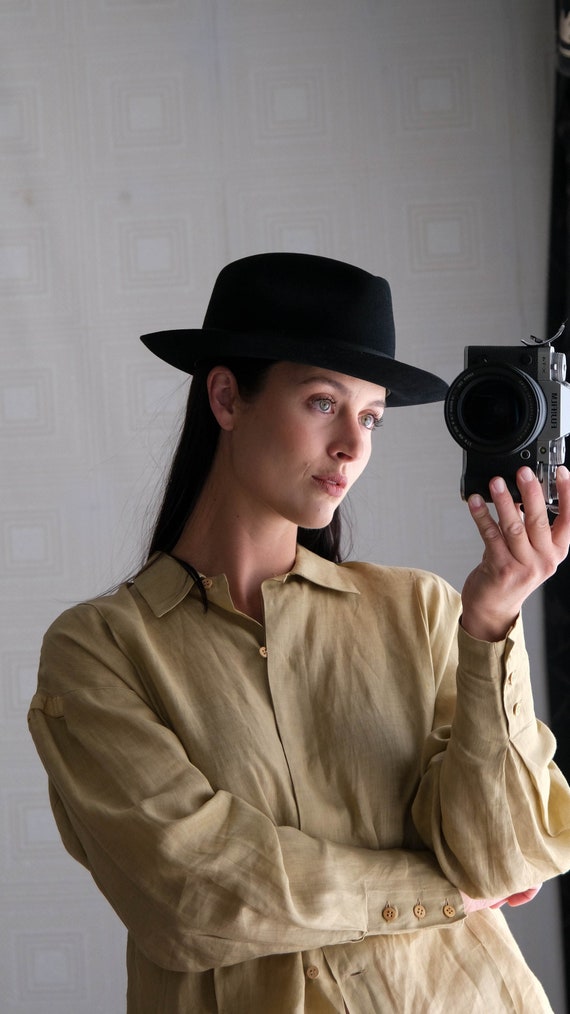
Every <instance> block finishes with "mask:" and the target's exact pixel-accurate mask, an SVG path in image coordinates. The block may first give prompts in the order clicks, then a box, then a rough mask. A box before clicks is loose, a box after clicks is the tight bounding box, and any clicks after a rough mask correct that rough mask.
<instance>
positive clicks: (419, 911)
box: [414, 901, 426, 919]
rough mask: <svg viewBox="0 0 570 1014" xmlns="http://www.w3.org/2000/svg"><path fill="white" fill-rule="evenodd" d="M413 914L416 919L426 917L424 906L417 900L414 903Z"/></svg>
mask: <svg viewBox="0 0 570 1014" xmlns="http://www.w3.org/2000/svg"><path fill="white" fill-rule="evenodd" d="M414 915H415V917H416V919H425V917H426V910H425V907H424V906H423V905H422V904H421V902H419V901H418V903H417V905H414Z"/></svg>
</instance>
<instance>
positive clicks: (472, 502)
mask: <svg viewBox="0 0 570 1014" xmlns="http://www.w3.org/2000/svg"><path fill="white" fill-rule="evenodd" d="M483 503H484V500H483V497H482V496H479V494H478V493H473V494H472V495H471V496H470V497H469V506H470V507H471V508H472V509H473V510H478V509H479V507H482V506H483Z"/></svg>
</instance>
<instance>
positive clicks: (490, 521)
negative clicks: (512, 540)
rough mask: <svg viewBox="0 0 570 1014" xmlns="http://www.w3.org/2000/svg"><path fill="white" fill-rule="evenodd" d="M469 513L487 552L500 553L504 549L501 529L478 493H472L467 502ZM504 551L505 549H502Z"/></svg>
mask: <svg viewBox="0 0 570 1014" xmlns="http://www.w3.org/2000/svg"><path fill="white" fill-rule="evenodd" d="M467 503H468V506H469V511H470V513H471V517H472V518H473V520H474V522H475V524H476V525H477V529H478V531H479V535H480V536H481V538H482V539H483V542H484V543H485V547H486V548H487V549H489V550H491V549H492V551H493V554H495V553H500V552H501V548H502V547H504V540H503V536H502V533H501V529H500V527H499V525H498V524H497V522H496V521H495V519H494V517H493V516H492V514H491V512H490V510H489V508H488V506H487V503H486V502H485V500H483V497H482V496H479V494H478V493H473V494H472V495H471V496H470V497H469V499H468V501H467ZM504 548H505V550H506V547H504Z"/></svg>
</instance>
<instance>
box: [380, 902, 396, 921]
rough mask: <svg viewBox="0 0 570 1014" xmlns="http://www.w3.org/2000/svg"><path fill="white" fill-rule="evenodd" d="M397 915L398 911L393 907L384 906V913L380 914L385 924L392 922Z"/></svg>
mask: <svg viewBox="0 0 570 1014" xmlns="http://www.w3.org/2000/svg"><path fill="white" fill-rule="evenodd" d="M397 915H398V909H397V908H396V906H395V905H386V907H385V908H384V911H383V912H382V918H383V919H384V920H385V922H394V919H396V918H397Z"/></svg>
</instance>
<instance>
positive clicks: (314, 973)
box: [307, 965, 319, 979]
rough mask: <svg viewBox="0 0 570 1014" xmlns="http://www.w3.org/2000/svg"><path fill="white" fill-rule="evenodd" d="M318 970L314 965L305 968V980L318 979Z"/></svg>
mask: <svg viewBox="0 0 570 1014" xmlns="http://www.w3.org/2000/svg"><path fill="white" fill-rule="evenodd" d="M318 977H319V970H318V968H317V966H316V965H309V967H308V968H307V979H318Z"/></svg>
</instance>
